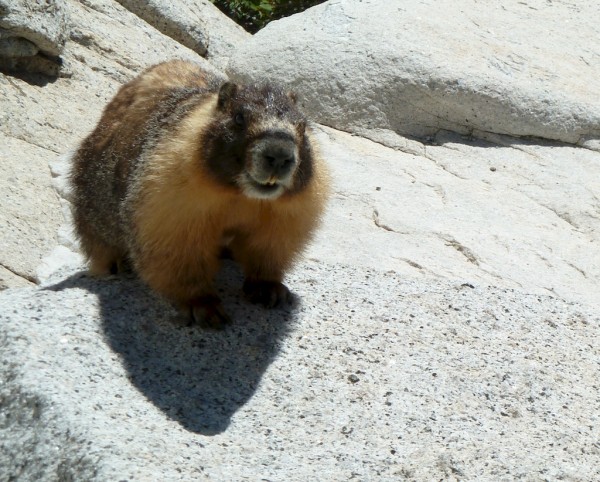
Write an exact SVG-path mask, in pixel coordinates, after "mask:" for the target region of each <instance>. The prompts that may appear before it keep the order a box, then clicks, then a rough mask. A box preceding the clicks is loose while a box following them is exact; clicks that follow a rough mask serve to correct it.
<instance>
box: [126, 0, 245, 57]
mask: <svg viewBox="0 0 600 482" xmlns="http://www.w3.org/2000/svg"><path fill="white" fill-rule="evenodd" d="M118 2H119V3H120V4H121V5H123V6H124V7H125V8H127V9H128V10H130V11H131V12H133V13H135V14H136V15H138V16H139V17H140V18H142V19H144V20H145V21H146V22H148V23H149V24H150V25H152V26H154V27H155V28H156V29H158V30H160V31H161V32H162V33H164V34H165V35H168V36H169V37H171V38H173V39H175V40H177V41H178V42H179V43H181V44H182V45H185V46H186V47H188V48H190V49H192V50H194V51H195V52H197V53H198V54H199V55H202V56H203V57H205V58H207V59H209V60H210V61H211V62H212V63H213V64H214V65H217V66H219V67H225V65H226V63H227V61H228V59H229V57H230V55H231V53H232V52H233V50H234V49H236V48H237V47H238V46H239V45H241V44H242V42H245V41H246V40H247V39H248V38H249V37H250V34H249V33H248V32H246V31H245V30H244V29H243V28H242V27H240V26H239V25H237V24H236V23H235V22H234V21H233V20H231V19H229V18H228V17H226V16H225V15H223V14H222V13H221V11H220V10H219V9H218V8H217V7H215V6H214V5H213V4H212V3H211V2H209V1H208V0H177V1H170V2H164V1H161V0H144V1H140V0H118Z"/></svg>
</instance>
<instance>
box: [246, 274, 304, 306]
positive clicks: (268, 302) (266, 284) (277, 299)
mask: <svg viewBox="0 0 600 482" xmlns="http://www.w3.org/2000/svg"><path fill="white" fill-rule="evenodd" d="M244 294H245V295H246V297H247V298H248V299H249V300H250V301H251V302H252V303H258V304H261V305H264V306H266V307H267V308H274V307H276V306H280V305H282V304H289V303H291V302H292V299H293V298H292V294H291V293H290V290H289V289H288V288H287V286H285V285H284V284H283V283H280V282H279V281H263V280H248V279H247V280H246V281H244Z"/></svg>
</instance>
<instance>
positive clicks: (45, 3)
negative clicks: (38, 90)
mask: <svg viewBox="0 0 600 482" xmlns="http://www.w3.org/2000/svg"><path fill="white" fill-rule="evenodd" d="M68 36H69V17H68V14H67V8H66V5H65V1H63V0H8V1H7V0H0V69H4V70H26V71H29V72H39V73H44V74H48V75H52V76H56V75H58V71H59V68H60V65H61V62H60V59H58V58H57V57H58V56H59V55H60V54H61V53H62V51H63V48H64V45H65V42H66V40H67V38H68Z"/></svg>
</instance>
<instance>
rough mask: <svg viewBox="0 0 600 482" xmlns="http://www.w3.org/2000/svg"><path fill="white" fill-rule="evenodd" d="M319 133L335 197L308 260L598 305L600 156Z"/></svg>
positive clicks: (560, 148) (494, 139)
mask: <svg viewBox="0 0 600 482" xmlns="http://www.w3.org/2000/svg"><path fill="white" fill-rule="evenodd" d="M319 139H320V140H321V143H322V152H323V155H324V156H325V158H326V159H328V161H329V163H330V165H331V166H332V168H333V179H334V190H335V194H334V196H333V199H332V201H331V203H330V209H329V213H328V216H327V218H326V220H325V223H324V228H323V230H321V231H320V234H319V238H318V240H317V241H316V242H315V243H314V246H313V248H312V250H311V252H310V253H309V256H311V257H314V258H316V259H320V260H327V261H328V262H332V261H335V262H340V263H350V264H353V265H355V266H367V267H375V268H378V269H392V270H394V271H396V272H399V273H404V274H406V275H407V276H410V277H414V276H418V277H422V279H428V278H430V277H431V276H432V275H433V276H440V277H443V278H447V279H451V280H463V281H467V282H484V283H488V284H493V285H500V286H509V287H513V288H520V289H524V290H526V291H529V292H535V293H546V294H553V295H558V296H560V297H563V298H565V299H568V300H577V301H581V302H585V303H591V304H592V305H596V306H600V298H599V296H598V293H599V290H600V254H599V253H600V251H599V250H598V249H599V246H600V204H599V193H600V153H598V152H594V151H591V150H588V149H584V148H579V147H574V146H570V145H566V144H557V143H549V142H546V143H541V142H528V141H519V140H517V139H514V138H508V137H503V136H498V135H490V136H488V140H487V141H485V140H472V139H467V138H463V137H461V136H460V135H457V134H451V133H448V132H440V133H439V134H438V135H437V136H436V137H435V139H434V141H435V143H434V144H433V145H424V144H420V143H418V142H415V141H412V142H411V141H406V140H404V145H403V146H401V148H402V149H403V150H404V151H405V152H402V151H400V150H394V149H391V148H388V147H385V146H382V145H380V144H376V143H374V142H372V141H369V140H365V139H361V138H359V137H353V136H351V135H349V134H345V133H340V132H339V131H333V130H330V129H325V130H323V131H322V133H321V134H320V135H319ZM401 140H402V139H400V140H399V141H401ZM398 144H399V145H400V142H398Z"/></svg>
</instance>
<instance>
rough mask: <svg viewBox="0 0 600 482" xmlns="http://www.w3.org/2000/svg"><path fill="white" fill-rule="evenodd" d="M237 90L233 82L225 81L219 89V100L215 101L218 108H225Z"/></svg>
mask: <svg viewBox="0 0 600 482" xmlns="http://www.w3.org/2000/svg"><path fill="white" fill-rule="evenodd" d="M237 91H238V86H237V85H236V84H234V83H233V82H225V83H224V84H223V85H222V86H221V89H220V90H219V100H218V101H217V105H218V106H219V109H224V108H226V107H227V106H228V105H229V103H230V102H231V99H232V98H233V97H234V96H235V94H236V93H237Z"/></svg>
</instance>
